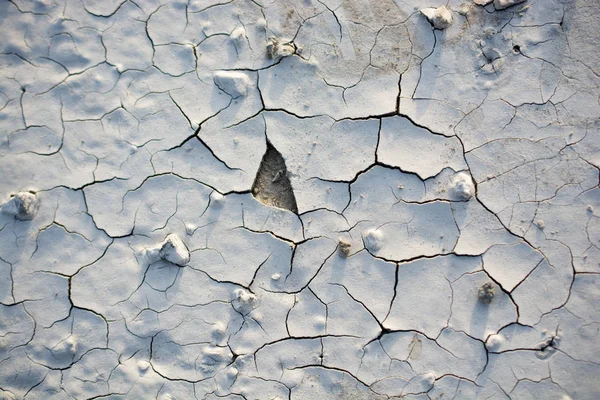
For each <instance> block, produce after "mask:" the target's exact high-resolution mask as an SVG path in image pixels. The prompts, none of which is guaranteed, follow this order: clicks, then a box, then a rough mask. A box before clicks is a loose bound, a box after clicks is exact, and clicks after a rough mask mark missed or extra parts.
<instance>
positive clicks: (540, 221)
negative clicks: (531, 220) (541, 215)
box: [535, 219, 546, 230]
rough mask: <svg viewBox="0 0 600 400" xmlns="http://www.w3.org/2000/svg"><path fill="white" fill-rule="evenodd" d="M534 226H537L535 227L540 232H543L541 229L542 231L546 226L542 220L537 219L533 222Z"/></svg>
mask: <svg viewBox="0 0 600 400" xmlns="http://www.w3.org/2000/svg"><path fill="white" fill-rule="evenodd" d="M535 224H536V225H537V227H538V228H540V229H542V230H543V229H544V227H545V226H546V224H544V221H543V220H541V219H538V220H537V221H536V222H535Z"/></svg>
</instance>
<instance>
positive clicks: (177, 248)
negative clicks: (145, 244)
mask: <svg viewBox="0 0 600 400" xmlns="http://www.w3.org/2000/svg"><path fill="white" fill-rule="evenodd" d="M158 257H159V258H162V259H163V260H165V261H168V262H170V263H171V264H175V265H178V266H180V267H185V266H186V265H187V263H189V262H190V251H189V250H188V248H187V246H186V245H185V243H183V241H182V240H181V239H180V238H179V236H177V235H176V234H174V233H172V234H170V235H169V236H167V237H166V239H165V240H164V241H163V242H162V243H161V244H160V250H159V252H158Z"/></svg>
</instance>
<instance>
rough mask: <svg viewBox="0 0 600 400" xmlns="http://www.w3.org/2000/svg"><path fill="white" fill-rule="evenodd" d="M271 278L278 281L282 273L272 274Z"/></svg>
mask: <svg viewBox="0 0 600 400" xmlns="http://www.w3.org/2000/svg"><path fill="white" fill-rule="evenodd" d="M271 279H272V280H274V281H278V280H279V279H281V274H273V275H271Z"/></svg>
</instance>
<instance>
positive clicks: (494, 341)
mask: <svg viewBox="0 0 600 400" xmlns="http://www.w3.org/2000/svg"><path fill="white" fill-rule="evenodd" d="M503 343H504V336H502V335H501V334H495V335H490V337H489V338H488V339H487V341H486V342H485V347H486V348H487V349H488V350H496V349H498V348H499V347H500V346H501V345H502V344H503Z"/></svg>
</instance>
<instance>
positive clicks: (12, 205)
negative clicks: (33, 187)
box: [2, 192, 40, 221]
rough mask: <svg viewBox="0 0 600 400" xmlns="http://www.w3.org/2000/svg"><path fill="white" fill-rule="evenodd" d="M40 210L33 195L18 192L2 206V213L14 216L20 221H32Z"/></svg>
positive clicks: (38, 203)
mask: <svg viewBox="0 0 600 400" xmlns="http://www.w3.org/2000/svg"><path fill="white" fill-rule="evenodd" d="M39 209H40V201H39V199H38V198H37V196H36V195H35V194H34V193H31V192H19V193H17V194H16V195H14V196H12V197H11V198H10V199H9V200H8V201H7V202H6V203H4V204H3V205H2V212H3V213H4V214H8V215H14V216H15V217H16V218H17V219H19V220H21V221H28V220H31V219H33V218H34V217H35V216H36V215H37V213H38V211H39Z"/></svg>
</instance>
